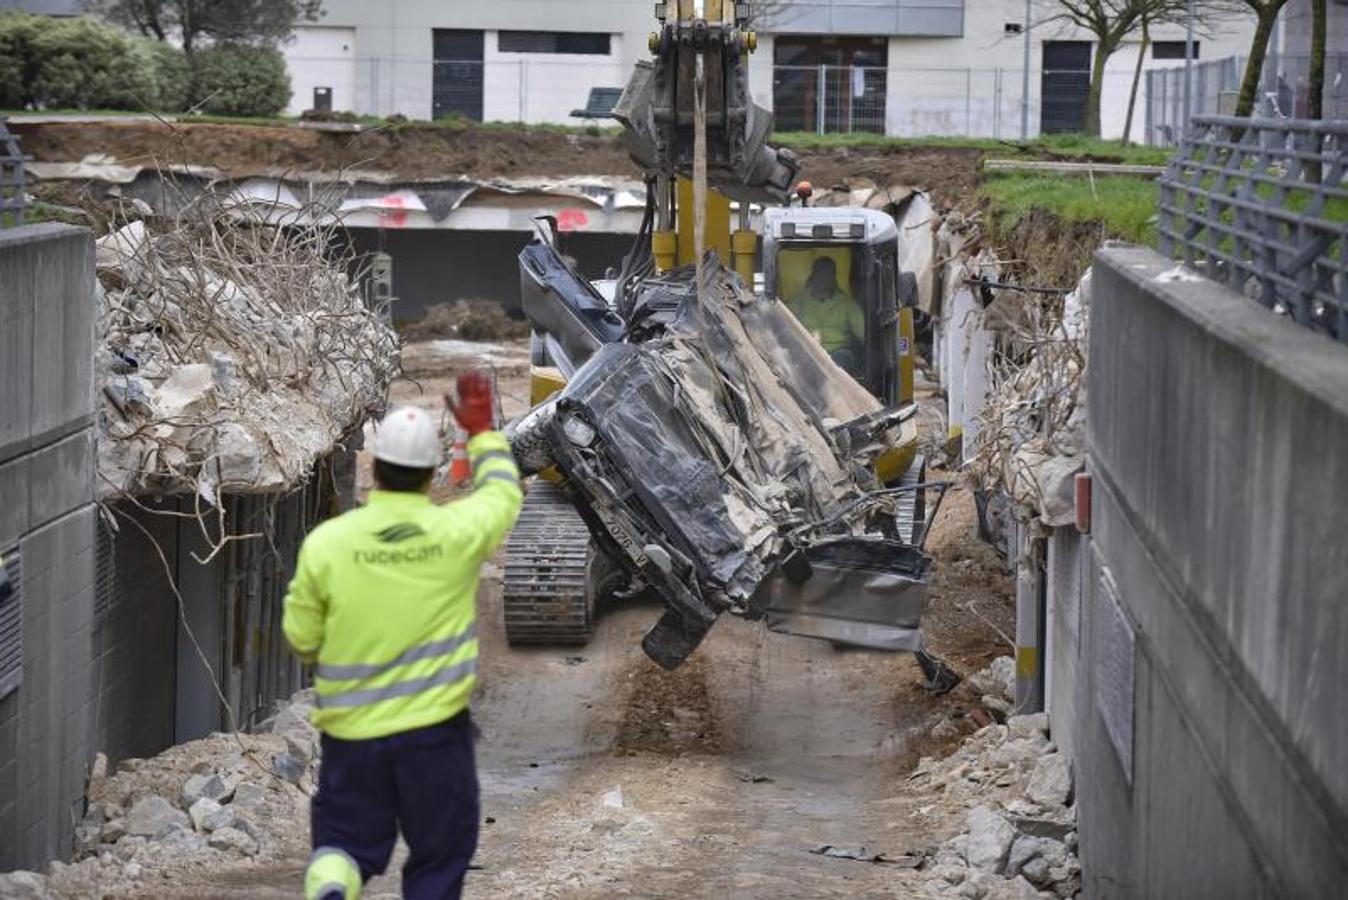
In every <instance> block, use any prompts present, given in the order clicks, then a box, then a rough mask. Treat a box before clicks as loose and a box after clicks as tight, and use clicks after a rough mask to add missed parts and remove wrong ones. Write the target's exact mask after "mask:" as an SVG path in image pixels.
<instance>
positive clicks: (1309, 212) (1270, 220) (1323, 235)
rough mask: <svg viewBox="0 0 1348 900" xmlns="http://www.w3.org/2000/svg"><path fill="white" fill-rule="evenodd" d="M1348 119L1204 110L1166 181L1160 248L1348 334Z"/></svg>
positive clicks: (1304, 319)
mask: <svg viewBox="0 0 1348 900" xmlns="http://www.w3.org/2000/svg"><path fill="white" fill-rule="evenodd" d="M1346 166H1348V122H1345V121H1337V122H1330V121H1325V122H1307V121H1301V120H1296V119H1243V118H1235V117H1232V116H1200V117H1197V118H1195V119H1194V120H1193V123H1192V126H1191V128H1190V129H1189V130H1188V131H1187V132H1186V133H1185V134H1184V135H1183V136H1182V137H1181V143H1180V148H1179V150H1178V151H1177V152H1176V153H1175V155H1174V157H1173V158H1172V159H1171V161H1170V164H1169V166H1168V167H1167V169H1166V173H1165V175H1164V176H1162V177H1161V179H1160V182H1159V183H1160V204H1159V206H1160V215H1159V221H1158V224H1157V231H1158V233H1159V235H1160V249H1161V252H1162V253H1165V254H1167V255H1169V256H1172V257H1175V258H1178V259H1182V260H1184V262H1185V263H1186V264H1187V265H1189V266H1190V267H1192V268H1195V269H1197V270H1199V271H1201V272H1203V273H1204V274H1205V275H1207V276H1208V277H1210V278H1213V279H1216V280H1218V281H1223V282H1225V283H1226V284H1228V285H1230V286H1231V287H1232V288H1233V289H1235V290H1237V291H1240V292H1242V293H1244V294H1245V295H1246V296H1248V297H1251V298H1254V299H1256V300H1258V301H1259V302H1260V303H1262V304H1263V305H1264V306H1267V307H1269V308H1270V309H1273V310H1275V311H1277V312H1280V313H1284V314H1286V315H1289V316H1291V317H1292V318H1294V319H1295V320H1296V321H1298V322H1300V323H1302V324H1303V325H1308V326H1310V327H1312V328H1314V329H1316V330H1317V331H1322V332H1324V333H1326V334H1329V335H1330V336H1332V337H1336V338H1338V339H1339V340H1340V341H1345V342H1348V172H1346V171H1345V167H1346Z"/></svg>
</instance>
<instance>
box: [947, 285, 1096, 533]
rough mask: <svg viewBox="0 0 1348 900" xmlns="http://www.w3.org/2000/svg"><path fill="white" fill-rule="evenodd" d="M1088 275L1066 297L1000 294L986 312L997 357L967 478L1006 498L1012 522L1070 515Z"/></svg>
mask: <svg viewBox="0 0 1348 900" xmlns="http://www.w3.org/2000/svg"><path fill="white" fill-rule="evenodd" d="M1090 284H1091V282H1090V272H1089V271H1088V272H1087V273H1086V275H1085V276H1084V277H1083V278H1082V279H1081V284H1080V285H1079V286H1078V287H1077V289H1076V290H1075V291H1073V292H1072V293H1070V294H1068V295H1067V296H1066V297H1065V298H1062V299H1059V298H1057V297H1053V296H1051V295H1043V294H1033V293H1020V292H1009V291H1008V292H1003V293H1000V294H999V295H998V297H997V299H996V300H995V301H994V303H993V304H992V305H991V306H990V307H989V308H988V309H987V310H986V311H985V323H986V325H987V327H989V328H993V329H995V330H996V331H997V333H998V335H999V337H1000V339H1001V342H1002V351H1001V352H1000V353H998V354H996V355H995V356H993V357H992V358H991V360H990V363H989V373H988V395H987V404H986V406H985V407H984V409H983V412H982V413H981V414H980V416H979V436H980V437H979V441H978V445H977V456H976V458H975V459H974V460H973V462H972V465H971V466H970V472H971V475H972V476H973V478H974V479H975V481H976V482H977V483H978V484H979V486H980V487H981V488H983V489H984V490H988V491H997V492H1001V493H1004V494H1006V495H1007V496H1009V497H1010V498H1011V501H1012V503H1013V505H1014V512H1015V514H1016V517H1017V518H1018V519H1020V520H1021V521H1025V522H1038V523H1041V524H1042V525H1043V526H1047V527H1058V526H1062V525H1067V524H1070V523H1071V522H1072V521H1073V519H1074V515H1075V508H1074V502H1073V480H1074V478H1075V475H1076V473H1077V472H1079V471H1081V470H1082V468H1083V466H1084V465H1085V459H1086V447H1085V431H1084V425H1085V419H1086V407H1085V396H1084V394H1083V393H1082V375H1083V373H1084V371H1085V368H1086V324H1085V323H1086V319H1087V315H1088V311H1089V308H1090Z"/></svg>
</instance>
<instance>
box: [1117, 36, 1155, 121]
mask: <svg viewBox="0 0 1348 900" xmlns="http://www.w3.org/2000/svg"><path fill="white" fill-rule="evenodd" d="M1149 25H1150V23H1149V22H1148V21H1147V17H1146V16H1143V17H1142V44H1141V46H1139V47H1138V48H1137V66H1136V67H1135V68H1134V69H1133V83H1132V85H1131V86H1130V87H1129V88H1128V112H1127V114H1126V115H1125V116H1124V119H1123V144H1124V146H1125V147H1126V146H1127V145H1128V141H1129V139H1130V138H1131V137H1132V136H1133V110H1134V109H1135V108H1136V107H1137V88H1138V85H1140V84H1141V83H1142V66H1143V64H1144V63H1145V62H1146V61H1147V50H1148V49H1149V48H1150V47H1151V29H1150V27H1148V26H1149Z"/></svg>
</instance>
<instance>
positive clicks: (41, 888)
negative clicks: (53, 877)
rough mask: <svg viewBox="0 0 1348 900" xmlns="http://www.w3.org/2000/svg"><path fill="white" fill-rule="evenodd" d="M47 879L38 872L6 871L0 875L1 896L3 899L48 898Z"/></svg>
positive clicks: (31, 899) (42, 899) (49, 894)
mask: <svg viewBox="0 0 1348 900" xmlns="http://www.w3.org/2000/svg"><path fill="white" fill-rule="evenodd" d="M50 896H51V893H50V892H48V890H47V879H45V878H43V877H42V876H41V875H39V874H38V873H36V872H25V871H23V870H19V871H17V872H6V873H5V874H3V875H0V898H3V900H46V898H48V897H50Z"/></svg>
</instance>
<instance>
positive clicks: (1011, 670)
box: [969, 656, 1016, 700]
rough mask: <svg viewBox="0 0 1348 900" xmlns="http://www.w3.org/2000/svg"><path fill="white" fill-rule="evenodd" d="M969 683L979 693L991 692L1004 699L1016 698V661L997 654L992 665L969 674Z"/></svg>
mask: <svg viewBox="0 0 1348 900" xmlns="http://www.w3.org/2000/svg"><path fill="white" fill-rule="evenodd" d="M969 685H970V687H972V688H973V689H974V691H976V692H977V693H979V694H992V695H994V696H998V697H1001V698H1002V699H1004V700H1015V699H1016V661H1015V660H1014V659H1012V658H1011V657H1009V656H999V657H997V658H996V659H994V660H993V661H992V665H990V666H988V667H987V668H986V669H983V670H982V671H979V672H975V673H974V674H972V675H970V676H969Z"/></svg>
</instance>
